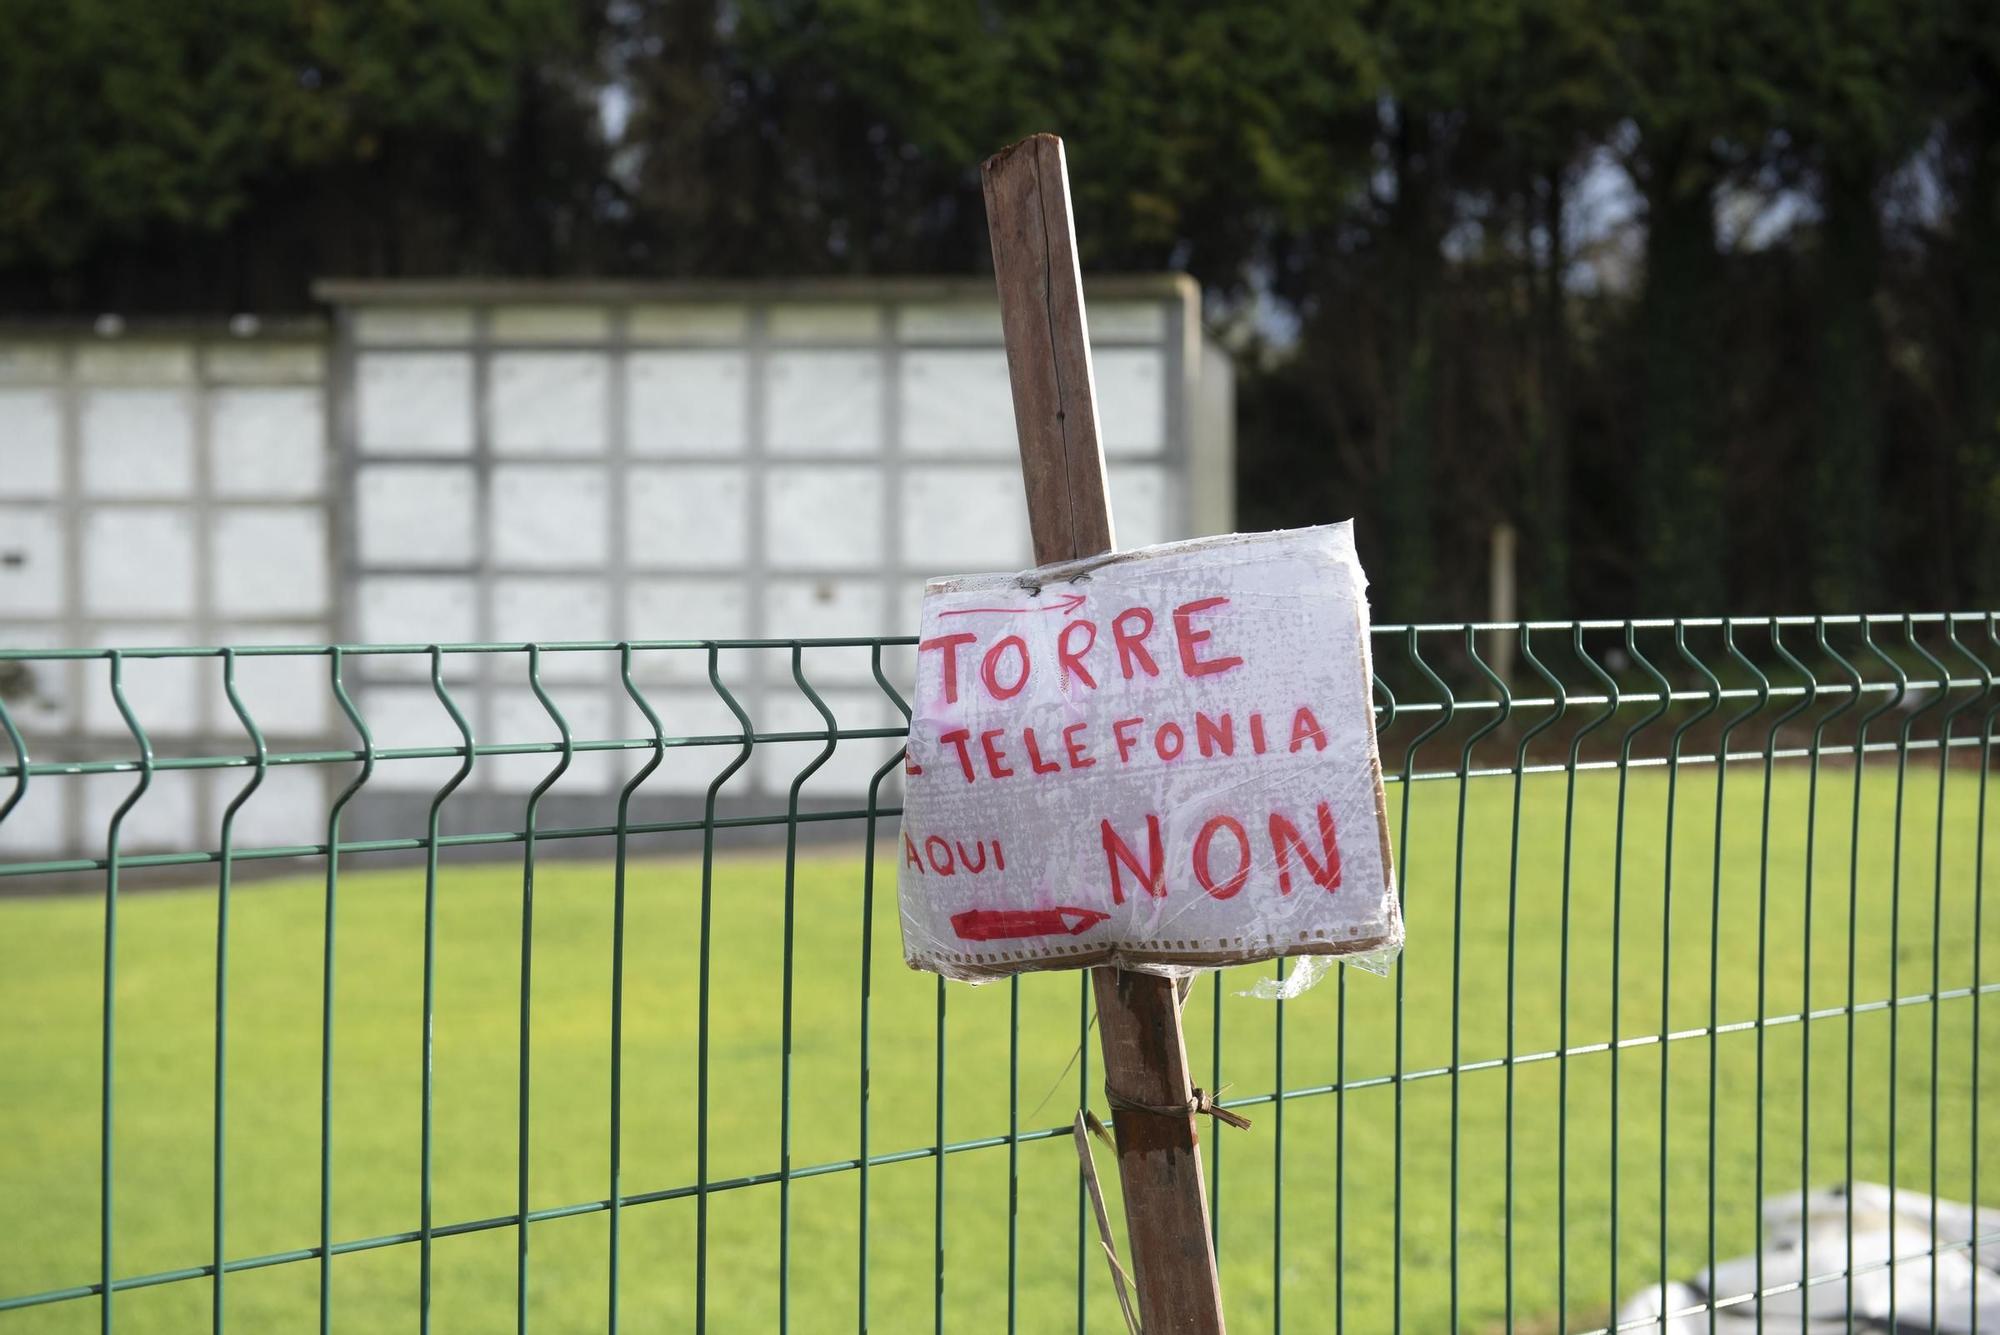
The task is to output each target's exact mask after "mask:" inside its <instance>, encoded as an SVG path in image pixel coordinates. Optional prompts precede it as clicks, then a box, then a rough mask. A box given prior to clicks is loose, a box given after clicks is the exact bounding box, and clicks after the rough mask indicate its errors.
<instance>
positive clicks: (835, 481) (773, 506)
mask: <svg viewBox="0 0 2000 1335" xmlns="http://www.w3.org/2000/svg"><path fill="white" fill-rule="evenodd" d="M883 486H884V484H883V479H882V475H881V472H880V471H879V470H877V469H874V468H805V467H774V468H772V469H771V470H770V471H769V472H767V473H766V474H765V477H764V509H765V551H766V552H767V553H768V554H769V558H770V561H771V564H772V565H773V566H774V567H775V568H777V569H779V570H828V569H841V568H846V569H861V570H865V569H869V568H870V567H875V566H879V565H881V563H882V556H883V550H884V548H883V543H882V492H883Z"/></svg>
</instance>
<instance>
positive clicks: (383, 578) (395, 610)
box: [355, 575, 479, 675]
mask: <svg viewBox="0 0 2000 1335" xmlns="http://www.w3.org/2000/svg"><path fill="white" fill-rule="evenodd" d="M355 606H356V617H355V621H356V625H355V634H356V635H357V637H358V638H359V639H361V640H362V641H363V642H365V643H369V644H433V643H439V644H454V643H457V644H463V643H465V642H467V641H469V640H476V639H478V638H479V595H478V586H477V584H476V583H475V582H474V581H473V580H472V578H471V577H470V576H460V575H403V576H390V575H375V576H370V577H369V578H367V579H364V580H362V581H361V582H360V584H359V585H357V586H356V589H355ZM397 664H401V665H403V667H404V669H405V670H406V671H407V672H408V673H410V674H411V675H415V674H418V673H420V672H427V671H429V670H430V669H429V666H428V664H426V663H424V662H421V661H420V660H418V659H415V658H372V659H369V660H368V666H369V670H370V671H372V672H378V673H385V672H389V671H392V670H394V667H395V665H397Z"/></svg>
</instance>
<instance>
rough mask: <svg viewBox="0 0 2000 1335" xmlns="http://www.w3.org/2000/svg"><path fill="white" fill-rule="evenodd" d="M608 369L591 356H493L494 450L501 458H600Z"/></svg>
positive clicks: (595, 356)
mask: <svg viewBox="0 0 2000 1335" xmlns="http://www.w3.org/2000/svg"><path fill="white" fill-rule="evenodd" d="M609 378H610V367H609V365H608V364H607V363H606V361H605V359H604V357H603V356H602V354H599V353H595V352H502V353H496V354H494V357H493V370H492V385H493V391H492V392H493V405H492V422H493V447H494V449H496V450H498V451H499V452H500V453H502V454H602V453H604V447H605V435H604V418H605V406H606V405H605V394H606V390H605V385H606V383H607V381H608V380H609Z"/></svg>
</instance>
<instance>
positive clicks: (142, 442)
mask: <svg viewBox="0 0 2000 1335" xmlns="http://www.w3.org/2000/svg"><path fill="white" fill-rule="evenodd" d="M79 426H80V430H81V433H82V437H83V489H84V492H85V494H86V495H90V496H104V497H110V496H145V497H155V496H158V497H172V498H175V499H180V498H185V497H187V496H189V495H190V494H191V493H192V492H193V491H194V401H193V399H192V398H191V397H190V396H189V395H188V393H187V392H186V391H185V390H178V389H92V390H86V391H85V392H84V395H83V405H82V408H81V410H80V422H79Z"/></svg>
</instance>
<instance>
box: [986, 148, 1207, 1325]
mask: <svg viewBox="0 0 2000 1335" xmlns="http://www.w3.org/2000/svg"><path fill="white" fill-rule="evenodd" d="M982 176H983V178H984V181H985V191H986V218H987V223H988V226H989V227H990V229H991V231H992V235H993V272H994V278H995V281H996V282H997V283H998V284H999V288H1000V319H1001V323H1002V325H1003V327H1004V329H1005V332H1006V339H1007V370H1008V375H1009V377H1010V378H1011V379H1012V381H1013V388H1014V423H1015V427H1016V430H1017V431H1018V432H1019V434H1020V440H1021V473H1022V477H1023V478H1024V480H1025V481H1026V483H1027V489H1028V519H1029V523H1030V525H1031V527H1032V530H1033V533H1034V541H1035V561H1036V563H1037V564H1043V565H1045V564H1048V563H1049V562H1052V561H1067V560H1072V559H1075V558H1077V557H1085V556H1095V555H1098V554H1099V553H1102V552H1108V551H1110V550H1112V548H1113V546H1114V544H1113V541H1112V531H1111V504H1110V501H1109V499H1108V497H1107V496H1106V493H1105V483H1104V452H1103V450H1102V448H1101V447H1100V445H1099V439H1098V429H1097V402H1096V399H1097V393H1096V385H1095V382H1094V380H1093V378H1092V375H1091V369H1090V344H1089V340H1088V336H1087V333H1086V326H1085V323H1084V314H1083V284H1082V279H1081V276H1080V274H1079V271H1078V268H1077V259H1076V234H1075V230H1074V228H1073V226H1072V223H1071V220H1070V210H1069V175H1068V171H1067V169H1066V167H1065V165H1064V160H1063V146H1062V140H1060V139H1058V138H1057V137H1056V136H1054V135H1052V134H1038V135H1035V136H1033V137H1032V138H1029V139H1024V140H1022V141H1021V142H1020V143H1018V144H1015V145H1013V146H1012V147H1011V148H1006V149H1003V150H1001V151H1000V152H998V153H996V154H994V155H993V156H992V157H991V158H989V159H988V160H987V161H986V164H985V166H984V168H983V169H982ZM1092 985H1093V991H1094V993H1095V996H1096V1000H1097V1016H1098V1032H1099V1033H1100V1035H1101V1036H1102V1038H1103V1042H1104V1079H1105V1087H1106V1089H1108V1090H1110V1091H1113V1092H1115V1093H1116V1094H1117V1095H1118V1096H1119V1100H1118V1102H1119V1103H1122V1104H1128V1105H1129V1104H1143V1105H1150V1107H1148V1108H1146V1109H1137V1108H1133V1107H1129V1106H1128V1107H1114V1111H1113V1125H1114V1129H1115V1131H1116V1133H1117V1139H1118V1174H1119V1178H1120V1180H1121V1182H1122V1183H1123V1186H1124V1195H1125V1225H1126V1232H1127V1235H1128V1236H1129V1238H1130V1240H1131V1247H1132V1270H1133V1278H1134V1280H1135V1282H1136V1284H1137V1287H1138V1291H1139V1314H1140V1322H1141V1324H1142V1325H1143V1326H1144V1327H1145V1330H1146V1331H1147V1335H1165V1332H1170V1331H1171V1332H1181V1331H1186V1332H1191V1333H1197V1335H1207V1333H1208V1332H1214V1333H1215V1335H1220V1333H1221V1331H1222V1329H1223V1323H1222V1290H1221V1286H1220V1284H1219V1283H1218V1282H1217V1280H1216V1273H1215V1249H1214V1247H1213V1245H1212V1244H1211V1241H1210V1236H1209V1227H1208V1196H1207V1193H1206V1192H1205V1190H1204V1189H1203V1184H1202V1169H1201V1157H1200V1155H1199V1154H1198V1153H1197V1152H1196V1138H1195V1116H1196V1114H1195V1112H1194V1111H1193V1090H1192V1087H1191V1082H1190V1080H1189V1078H1188V1066H1187V1047H1186V1044H1185V1043H1184V1042H1183V1040H1182V1037H1181V1016H1180V1005H1179V998H1178V996H1177V995H1176V990H1175V986H1174V983H1173V980H1171V979H1169V978H1163V977H1160V976H1158V975H1155V974H1146V973H1128V972H1124V971H1122V970H1118V969H1108V968H1101V969H1096V970H1093V971H1092ZM1183 1105H1185V1106H1186V1107H1187V1108H1188V1111H1187V1112H1186V1113H1185V1114H1183V1113H1180V1112H1178V1111H1175V1112H1172V1113H1168V1112H1165V1111H1162V1110H1163V1109H1168V1108H1173V1109H1179V1108H1180V1107H1181V1106H1183Z"/></svg>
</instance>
